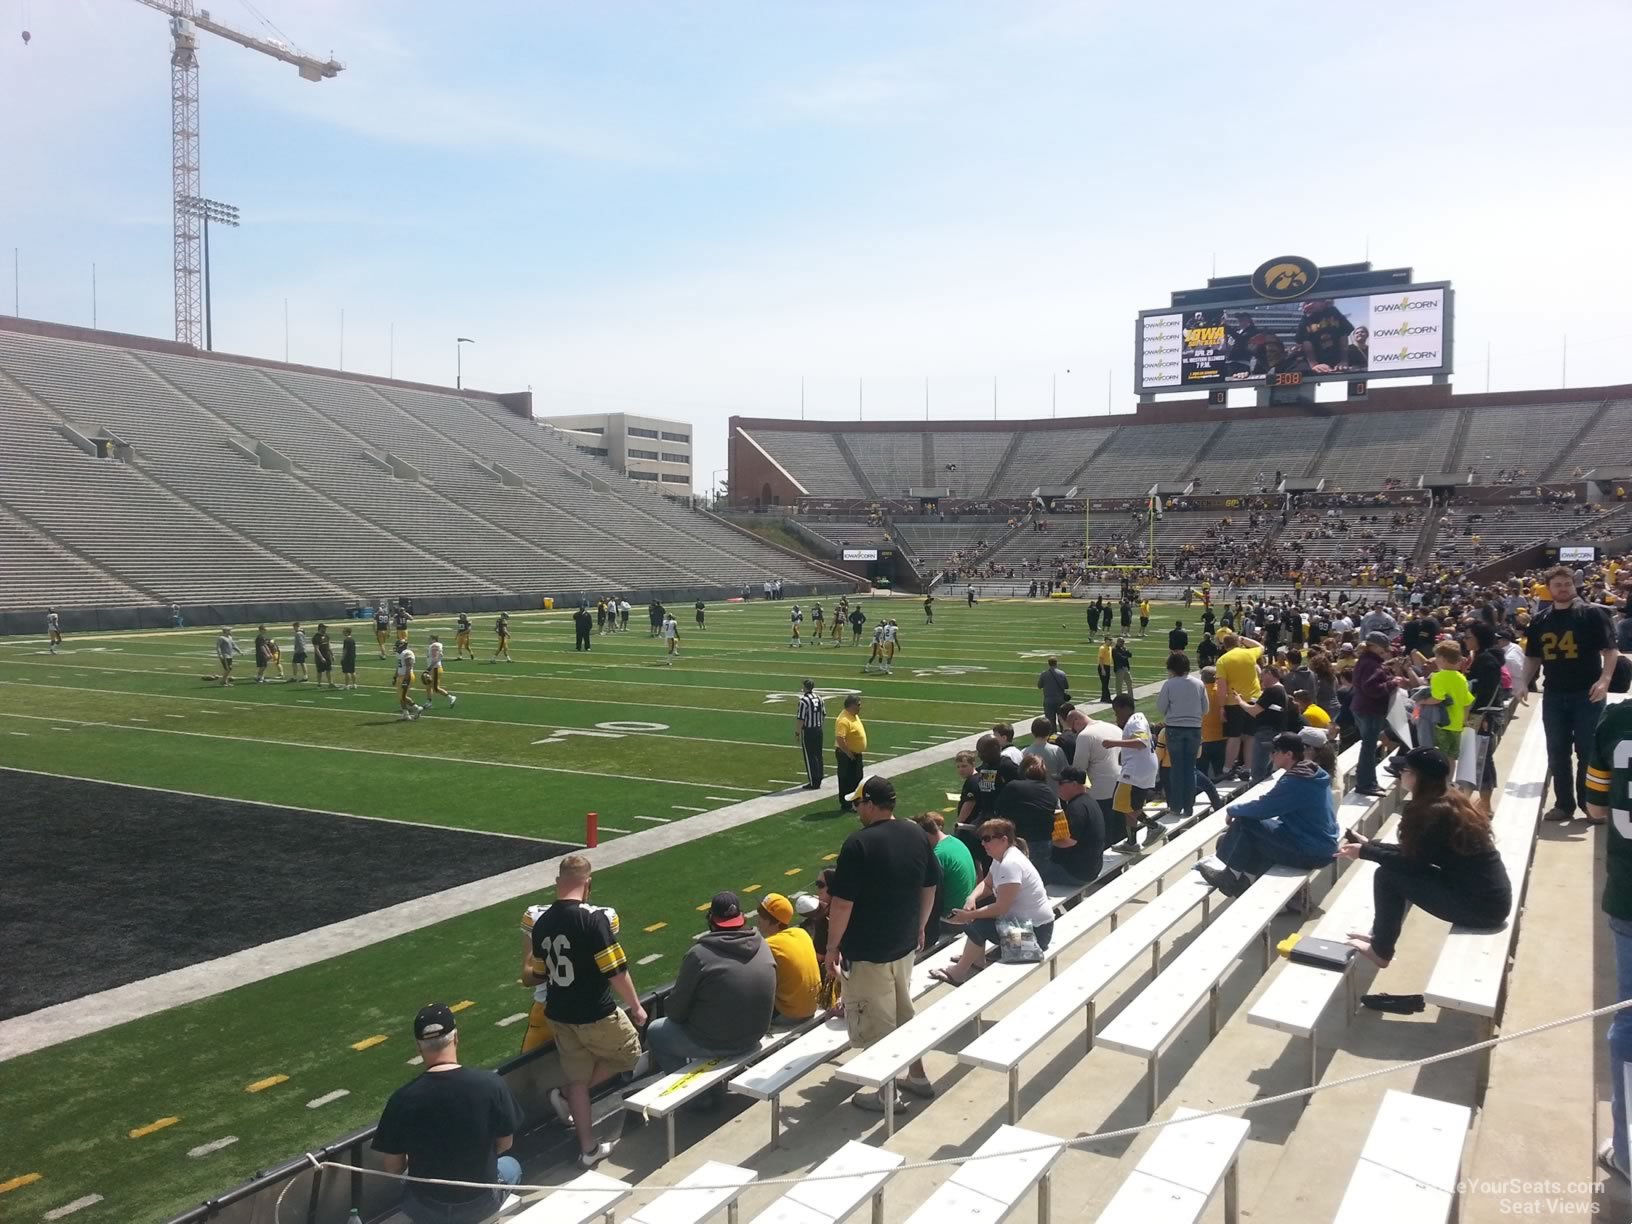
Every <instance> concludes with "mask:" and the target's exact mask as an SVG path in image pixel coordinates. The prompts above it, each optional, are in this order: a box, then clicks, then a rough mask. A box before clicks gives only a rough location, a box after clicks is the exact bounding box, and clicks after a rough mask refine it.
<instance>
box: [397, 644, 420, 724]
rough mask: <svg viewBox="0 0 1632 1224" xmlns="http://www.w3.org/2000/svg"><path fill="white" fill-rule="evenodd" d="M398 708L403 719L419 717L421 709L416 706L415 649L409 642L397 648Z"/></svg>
mask: <svg viewBox="0 0 1632 1224" xmlns="http://www.w3.org/2000/svg"><path fill="white" fill-rule="evenodd" d="M397 708H398V709H399V710H400V711H401V714H400V717H401V718H403V719H406V720H410V721H411V720H413V719H415V718H418V717H419V713H420V711H419V707H418V706H417V705H415V704H414V648H413V647H412V646H410V645H408V643H407V642H403V643H401V644H400V645H398V646H397Z"/></svg>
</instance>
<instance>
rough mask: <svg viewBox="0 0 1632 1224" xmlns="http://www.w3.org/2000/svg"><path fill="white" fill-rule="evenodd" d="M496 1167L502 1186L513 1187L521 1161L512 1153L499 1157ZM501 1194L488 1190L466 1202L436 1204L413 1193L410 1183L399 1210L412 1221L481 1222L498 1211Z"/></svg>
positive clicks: (435, 1223)
mask: <svg viewBox="0 0 1632 1224" xmlns="http://www.w3.org/2000/svg"><path fill="white" fill-rule="evenodd" d="M498 1166H499V1180H500V1181H501V1182H503V1183H504V1184H505V1185H507V1186H513V1185H515V1184H516V1183H517V1182H519V1181H520V1180H521V1162H520V1161H518V1160H517V1159H516V1158H515V1157H514V1156H500V1157H499V1160H498ZM408 1172H409V1173H412V1172H413V1170H412V1169H409V1170H408ZM504 1197H505V1196H504V1192H503V1191H501V1190H490V1191H488V1192H487V1193H486V1194H483V1195H481V1196H480V1197H479V1198H475V1199H472V1200H471V1201H470V1202H468V1203H437V1202H432V1201H430V1200H428V1199H422V1198H420V1197H419V1196H418V1195H417V1194H415V1193H414V1184H413V1183H412V1182H409V1183H408V1192H407V1193H406V1194H404V1195H403V1199H402V1213H403V1214H404V1215H405V1216H407V1217H408V1218H409V1219H410V1220H412V1221H413V1222H414V1224H483V1221H486V1220H491V1219H492V1218H493V1217H494V1216H496V1215H497V1214H498V1213H499V1207H500V1206H501V1205H502V1204H503V1203H504Z"/></svg>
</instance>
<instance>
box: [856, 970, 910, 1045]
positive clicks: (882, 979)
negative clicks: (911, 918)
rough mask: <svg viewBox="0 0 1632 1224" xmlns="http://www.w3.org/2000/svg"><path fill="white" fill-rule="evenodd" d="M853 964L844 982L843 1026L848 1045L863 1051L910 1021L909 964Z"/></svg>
mask: <svg viewBox="0 0 1632 1224" xmlns="http://www.w3.org/2000/svg"><path fill="white" fill-rule="evenodd" d="M914 956H915V954H914V953H912V952H908V953H907V954H906V955H905V956H903V957H902V958H901V959H900V960H893V961H857V962H855V963H854V964H852V965H851V966H850V976H849V977H848V978H846V979H845V980H844V994H843V998H844V1024H845V1027H846V1028H847V1029H849V1031H850V1044H851V1045H852V1046H854V1047H855V1048H856V1049H858V1050H859V1049H865V1048H866V1047H867V1046H870V1045H872V1044H873V1042H875V1041H877V1040H879V1039H880V1038H882V1037H884V1036H886V1035H888V1034H890V1033H893V1032H894V1031H895V1030H896V1029H897V1028H899V1027H900V1026H901V1025H903V1024H905V1023H906V1022H907V1021H908V1020H911V1019H912V1015H913V1012H912V989H911V986H910V983H911V980H912V962H913V959H914Z"/></svg>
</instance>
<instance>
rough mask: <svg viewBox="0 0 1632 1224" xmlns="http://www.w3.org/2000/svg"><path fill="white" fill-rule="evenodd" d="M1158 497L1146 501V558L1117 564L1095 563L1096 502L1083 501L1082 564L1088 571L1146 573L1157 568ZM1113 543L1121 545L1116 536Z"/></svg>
mask: <svg viewBox="0 0 1632 1224" xmlns="http://www.w3.org/2000/svg"><path fill="white" fill-rule="evenodd" d="M1155 502H1156V497H1155V495H1154V494H1151V495H1149V496H1147V497H1146V499H1145V558H1144V560H1143V561H1136V562H1132V563H1117V564H1111V563H1109V562H1103V561H1095V560H1094V559H1093V555H1094V511H1093V507H1094V500H1093V498H1091V497H1085V498H1083V499H1082V562H1083V565H1084V566H1086V567H1087V568H1088V569H1091V570H1092V569H1102V570H1126V571H1130V572H1144V571H1146V570H1154V569H1155V568H1156V514H1155ZM1111 542H1112V543H1120V540H1119V539H1117V538H1116V537H1115V536H1114V535H1113V537H1112V540H1111Z"/></svg>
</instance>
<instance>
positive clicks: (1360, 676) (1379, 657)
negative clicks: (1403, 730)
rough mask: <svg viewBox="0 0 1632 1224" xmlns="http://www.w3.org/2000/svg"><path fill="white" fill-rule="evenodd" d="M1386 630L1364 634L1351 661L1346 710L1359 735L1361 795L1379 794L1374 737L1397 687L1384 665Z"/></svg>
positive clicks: (1356, 774)
mask: <svg viewBox="0 0 1632 1224" xmlns="http://www.w3.org/2000/svg"><path fill="white" fill-rule="evenodd" d="M1388 652H1389V637H1388V635H1387V634H1386V633H1382V632H1376V633H1368V634H1366V636H1365V638H1364V640H1363V642H1362V645H1361V648H1360V654H1359V656H1358V657H1357V658H1356V659H1355V661H1354V695H1353V696H1352V697H1351V698H1350V699H1349V710H1350V712H1351V713H1353V715H1354V724H1355V727H1356V729H1357V730H1358V732H1359V734H1360V760H1359V763H1358V764H1357V765H1356V766H1355V770H1354V789H1355V790H1357V791H1359V792H1360V793H1361V794H1362V795H1373V796H1376V795H1381V794H1382V793H1383V790H1382V788H1381V787H1380V786H1378V785H1377V740H1378V738H1379V737H1380V736H1381V735H1382V733H1383V727H1384V725H1385V723H1386V720H1387V718H1388V706H1389V702H1390V701H1391V700H1392V699H1393V697H1394V690H1395V689H1396V688H1397V687H1399V686H1398V684H1397V683H1396V681H1395V679H1394V676H1393V675H1392V674H1390V672H1389V670H1388V668H1386V667H1385V666H1384V665H1383V664H1384V663H1385V661H1386V660H1387V659H1388Z"/></svg>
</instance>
